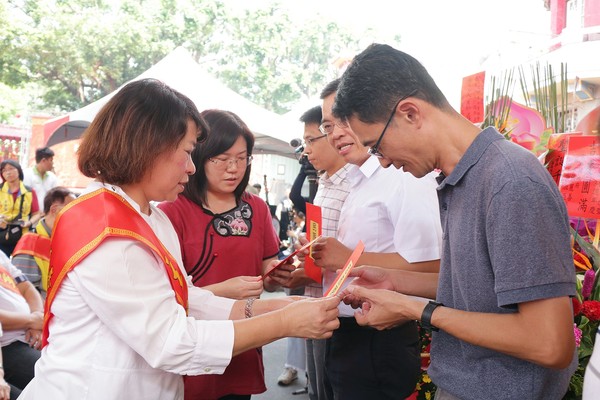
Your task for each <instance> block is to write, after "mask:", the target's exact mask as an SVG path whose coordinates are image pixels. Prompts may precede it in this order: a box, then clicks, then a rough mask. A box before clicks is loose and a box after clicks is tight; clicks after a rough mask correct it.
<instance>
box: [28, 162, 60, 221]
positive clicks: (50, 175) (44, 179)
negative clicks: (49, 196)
mask: <svg viewBox="0 0 600 400" xmlns="http://www.w3.org/2000/svg"><path fill="white" fill-rule="evenodd" d="M23 183H24V184H25V185H27V186H29V187H30V188H32V189H34V190H35V193H36V194H37V201H38V207H39V209H40V210H42V211H43V210H44V197H46V193H47V192H48V190H50V189H52V188H54V187H56V186H58V178H57V177H56V175H55V174H54V172H52V171H48V172H46V173H45V174H44V176H42V175H40V172H39V171H38V170H37V167H36V166H35V165H34V166H33V167H30V168H27V169H25V171H23Z"/></svg>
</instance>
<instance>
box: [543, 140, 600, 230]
mask: <svg viewBox="0 0 600 400" xmlns="http://www.w3.org/2000/svg"><path fill="white" fill-rule="evenodd" d="M565 143H566V146H565ZM560 146H561V147H562V148H563V149H564V148H565V147H566V154H565V156H564V160H563V162H562V172H561V173H560V179H559V184H558V187H559V189H560V192H561V194H562V195H563V198H564V200H565V203H566V205H567V212H568V213H569V216H571V217H580V218H590V219H599V218H600V136H592V135H567V138H566V140H564V141H562V142H561V144H560ZM556 162H558V160H557V161H556ZM550 173H551V174H552V175H553V176H555V174H554V173H553V172H552V171H550Z"/></svg>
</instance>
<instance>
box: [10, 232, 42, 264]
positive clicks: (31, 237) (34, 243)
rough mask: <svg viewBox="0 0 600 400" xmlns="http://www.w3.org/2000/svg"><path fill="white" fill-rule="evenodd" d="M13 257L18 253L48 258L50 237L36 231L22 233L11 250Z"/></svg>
mask: <svg viewBox="0 0 600 400" xmlns="http://www.w3.org/2000/svg"><path fill="white" fill-rule="evenodd" d="M12 254H13V257H14V256H16V255H19V254H27V255H30V256H34V257H38V258H41V259H42V260H46V261H48V260H50V238H47V237H45V236H42V235H39V234H37V233H32V232H27V233H26V234H24V235H23V236H22V237H21V239H19V242H18V243H17V245H16V246H15V249H14V250H13V253H12Z"/></svg>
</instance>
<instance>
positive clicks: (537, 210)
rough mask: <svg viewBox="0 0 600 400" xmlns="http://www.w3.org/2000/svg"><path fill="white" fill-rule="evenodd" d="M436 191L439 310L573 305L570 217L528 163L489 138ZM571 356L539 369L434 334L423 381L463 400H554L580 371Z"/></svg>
mask: <svg viewBox="0 0 600 400" xmlns="http://www.w3.org/2000/svg"><path fill="white" fill-rule="evenodd" d="M438 191H439V199H440V208H441V212H440V215H441V220H442V226H443V231H444V236H443V252H442V260H441V264H440V274H439V283H438V289H437V301H439V302H441V303H443V304H444V305H446V306H447V307H451V308H455V309H458V310H464V311H470V312H480V313H489V314H509V313H515V312H517V311H518V304H520V303H524V302H530V301H536V300H540V299H548V298H555V297H563V296H573V295H575V268H574V266H573V256H572V253H571V248H570V233H569V224H568V216H567V210H566V207H565V205H564V201H563V199H562V196H561V194H560V192H559V191H558V188H557V186H556V184H555V183H554V181H553V180H552V177H551V176H550V174H549V173H548V171H546V169H545V168H544V167H543V165H542V164H541V163H540V162H539V161H538V160H537V159H536V158H535V156H534V155H533V154H532V153H530V152H529V151H528V150H526V149H524V148H523V147H521V146H518V145H515V144H514V143H512V142H510V141H508V140H506V139H505V138H504V137H503V136H502V135H501V134H499V133H498V132H497V131H496V130H495V129H494V128H487V129H485V130H483V131H482V132H481V133H479V135H478V136H477V137H476V138H475V140H474V141H473V143H471V145H470V146H469V148H468V149H467V151H466V152H465V153H464V155H463V156H462V158H461V159H460V160H459V162H458V164H457V165H456V167H455V168H454V169H453V171H452V173H450V175H448V177H444V176H441V177H440V186H439V188H438ZM574 352H575V354H574V357H573V361H572V363H571V365H570V366H569V367H567V368H564V369H551V368H544V367H542V366H540V365H538V364H534V363H531V362H528V361H526V360H523V359H519V358H516V357H512V356H510V355H507V354H503V353H500V352H498V351H494V350H491V349H488V348H484V347H480V346H476V345H473V344H469V343H466V342H464V341H462V340H460V339H458V338H456V337H455V336H452V335H450V334H448V333H446V332H444V331H443V330H440V331H439V332H434V333H433V340H432V346H431V359H432V363H431V365H430V366H429V369H428V373H429V375H430V376H431V378H432V379H433V381H434V382H435V383H436V385H438V387H441V388H443V389H444V390H445V391H447V392H450V393H452V394H453V395H455V396H457V397H460V398H461V399H490V398H500V397H501V398H506V399H558V398H562V396H563V395H564V393H565V392H566V390H567V387H568V385H569V379H570V377H571V375H572V373H573V371H574V370H575V368H576V366H577V354H576V350H575V351H574ZM498 388H502V390H501V393H502V395H501V396H499V395H498V393H499V391H498Z"/></svg>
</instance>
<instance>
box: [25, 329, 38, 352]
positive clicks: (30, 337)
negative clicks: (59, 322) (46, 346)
mask: <svg viewBox="0 0 600 400" xmlns="http://www.w3.org/2000/svg"><path fill="white" fill-rule="evenodd" d="M25 340H26V341H27V343H29V347H33V348H34V349H37V350H41V349H42V331H41V330H38V329H27V331H26V332H25Z"/></svg>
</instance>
